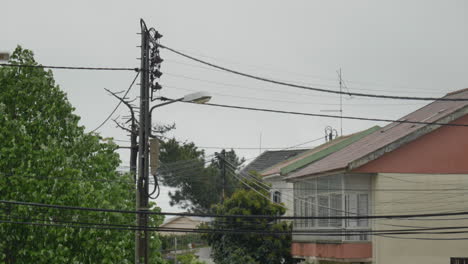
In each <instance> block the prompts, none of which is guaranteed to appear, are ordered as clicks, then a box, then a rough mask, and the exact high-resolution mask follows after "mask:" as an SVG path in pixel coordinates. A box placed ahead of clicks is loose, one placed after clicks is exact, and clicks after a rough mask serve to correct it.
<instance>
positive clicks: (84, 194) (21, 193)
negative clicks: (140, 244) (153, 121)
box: [0, 47, 162, 264]
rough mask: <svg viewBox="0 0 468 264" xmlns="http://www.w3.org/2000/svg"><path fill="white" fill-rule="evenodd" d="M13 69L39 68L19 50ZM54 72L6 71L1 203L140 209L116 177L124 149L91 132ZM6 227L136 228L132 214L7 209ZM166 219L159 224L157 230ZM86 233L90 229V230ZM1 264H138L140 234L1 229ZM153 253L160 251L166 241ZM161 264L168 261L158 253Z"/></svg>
mask: <svg viewBox="0 0 468 264" xmlns="http://www.w3.org/2000/svg"><path fill="white" fill-rule="evenodd" d="M10 63H14V64H28V65H37V63H36V62H35V60H34V57H33V53H32V52H31V51H29V50H25V49H22V48H21V47H18V48H17V49H16V50H15V52H14V53H13V54H12V56H11V59H10ZM73 111H74V108H73V107H72V106H71V104H70V103H69V102H68V100H67V98H66V95H65V93H64V92H62V91H61V90H60V88H59V87H58V86H57V85H56V84H55V81H54V78H53V75H52V72H51V71H45V70H43V69H41V68H14V67H2V68H0V197H1V199H4V200H15V201H27V202H38V203H48V204H59V205H74V206H83V207H97V208H111V209H127V210H132V209H134V204H135V202H134V187H133V184H132V182H131V179H130V177H129V176H128V175H121V174H119V173H117V172H116V168H117V166H118V165H119V163H120V161H119V157H118V155H117V154H116V153H115V149H116V146H115V145H113V144H103V143H100V142H99V137H98V136H97V135H94V134H88V133H85V132H84V128H83V127H82V126H80V125H79V124H78V122H79V117H78V116H76V115H75V114H73ZM0 214H1V218H2V220H8V221H16V222H37V223H43V224H61V225H64V224H65V222H68V221H73V222H83V223H90V222H94V223H106V224H134V223H135V216H134V215H131V214H117V213H98V212H89V213H84V212H79V211H71V210H59V209H48V208H42V209H40V208H34V207H28V206H17V205H10V206H7V205H4V204H0ZM161 221H162V219H161V218H160V217H154V218H152V219H151V222H152V223H153V224H160V223H161ZM83 225H85V224H83ZM0 237H1V239H0V262H1V263H8V264H9V263H133V261H134V250H133V247H134V232H129V231H119V230H104V229H101V230H99V229H94V228H73V227H51V226H49V227H47V226H34V225H28V224H13V223H2V224H0ZM152 243H153V247H158V246H160V245H159V244H160V241H159V238H158V236H156V235H155V236H154V237H153V239H152ZM153 260H154V262H153V263H161V258H160V257H159V256H158V255H157V254H156V253H154V258H153Z"/></svg>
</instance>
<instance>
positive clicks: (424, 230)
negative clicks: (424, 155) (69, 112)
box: [0, 220, 468, 236]
mask: <svg viewBox="0 0 468 264" xmlns="http://www.w3.org/2000/svg"><path fill="white" fill-rule="evenodd" d="M54 222H57V223H60V222H59V221H54ZM0 223H8V224H22V225H33V226H44V227H63V228H85V229H104V230H122V231H136V230H145V231H157V232H183V233H219V234H226V233H229V234H255V235H292V234H294V235H320V236H357V235H405V234H439V235H444V234H445V235H448V234H466V233H468V231H457V230H458V229H466V228H468V227H466V226H460V227H434V228H421V229H402V230H399V229H390V230H353V229H350V230H349V231H348V230H336V231H334V230H333V231H332V230H324V231H319V230H314V231H307V230H293V231H276V230H272V231H265V230H260V229H220V228H208V229H191V228H165V227H148V226H146V227H145V226H134V225H115V224H96V223H86V222H84V223H83V222H77V223H75V224H74V223H70V222H69V223H65V224H64V223H63V222H62V224H57V223H38V222H31V221H11V220H0ZM433 230H455V231H443V232H429V231H433Z"/></svg>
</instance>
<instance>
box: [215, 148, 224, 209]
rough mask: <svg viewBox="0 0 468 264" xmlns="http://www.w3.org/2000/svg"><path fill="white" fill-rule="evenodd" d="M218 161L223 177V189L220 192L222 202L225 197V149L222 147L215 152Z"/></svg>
mask: <svg viewBox="0 0 468 264" xmlns="http://www.w3.org/2000/svg"><path fill="white" fill-rule="evenodd" d="M216 156H217V158H218V162H219V169H220V173H221V177H222V179H223V186H222V187H223V189H222V192H221V202H224V199H225V198H226V151H225V150H224V149H223V150H221V153H219V154H218V153H216Z"/></svg>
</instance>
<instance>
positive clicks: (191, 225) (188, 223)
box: [159, 216, 211, 235]
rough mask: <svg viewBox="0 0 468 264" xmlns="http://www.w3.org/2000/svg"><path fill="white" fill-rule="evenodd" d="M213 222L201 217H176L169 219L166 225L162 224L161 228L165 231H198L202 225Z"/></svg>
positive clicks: (174, 233) (180, 233)
mask: <svg viewBox="0 0 468 264" xmlns="http://www.w3.org/2000/svg"><path fill="white" fill-rule="evenodd" d="M209 221H211V219H208V218H200V217H191V216H175V217H172V218H169V219H167V220H166V221H165V222H164V223H162V224H161V225H160V226H159V228H164V229H171V228H174V230H177V229H179V228H183V229H197V228H198V227H199V226H200V225H201V224H203V223H207V222H209ZM162 234H163V235H185V234H187V232H177V231H174V232H164V233H162Z"/></svg>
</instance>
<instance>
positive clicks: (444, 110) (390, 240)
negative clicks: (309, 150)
mask: <svg viewBox="0 0 468 264" xmlns="http://www.w3.org/2000/svg"><path fill="white" fill-rule="evenodd" d="M443 98H446V99H465V98H466V99H468V89H464V90H460V91H456V92H453V93H449V94H447V95H446V96H445V97H443ZM467 114H468V101H442V100H437V101H434V102H432V103H430V104H428V105H426V106H424V107H422V108H420V109H418V110H416V111H414V112H412V113H410V114H408V115H407V116H404V117H402V118H401V119H399V121H403V123H402V122H394V123H391V124H388V125H387V126H385V127H383V128H376V129H375V130H374V131H372V132H371V133H369V134H368V135H365V136H364V137H362V138H360V139H359V140H357V141H355V142H352V143H351V144H348V145H346V146H344V147H343V148H341V149H338V150H336V149H329V151H326V152H322V155H320V157H318V158H316V159H310V160H308V162H303V164H299V163H297V162H296V163H295V164H296V165H295V166H289V168H288V167H287V166H286V167H283V168H282V169H281V170H280V175H281V176H282V177H284V178H285V179H286V180H287V181H288V182H289V183H291V184H292V185H293V189H294V201H295V203H294V214H295V215H298V216H323V217H333V216H356V215H361V216H366V215H399V214H423V213H440V212H459V211H468V196H467V195H466V188H467V187H468V127H467V126H442V125H440V124H441V123H443V124H445V123H449V124H468V115H467ZM404 122H422V123H419V124H417V123H404ZM434 123H438V124H434ZM285 168H288V169H285ZM464 188H465V189H464ZM464 190H465V191H464ZM466 226H468V218H467V217H466V216H465V217H449V216H447V217H437V216H432V217H423V218H403V219H367V218H362V219H326V218H325V219H307V220H297V221H295V223H294V227H293V228H294V230H304V231H314V232H315V234H308V235H304V234H294V235H293V244H292V254H293V255H294V256H295V257H297V258H302V259H309V260H313V261H314V260H315V261H318V262H319V263H320V261H333V262H339V263H377V264H395V263H412V264H419V263H420V264H436V263H437V264H439V263H468V243H467V242H466V241H464V239H467V236H466V235H464V234H463V233H459V232H464V231H465V232H466V229H463V227H466ZM457 227H459V228H460V229H457ZM418 228H419V229H423V230H426V231H425V232H413V233H409V232H406V233H405V232H400V233H395V232H393V233H392V232H391V231H392V230H404V229H406V230H415V229H418ZM431 228H432V229H433V228H442V230H438V231H434V230H432V231H427V230H431ZM443 228H451V229H443ZM383 230H387V231H388V232H386V233H384V232H381V233H378V232H379V231H383ZM318 231H323V232H324V234H323V235H322V234H320V233H318ZM371 231H373V232H376V233H373V234H372V233H371ZM333 232H335V234H332V233H333ZM457 232H458V233H457ZM327 263H328V262H327Z"/></svg>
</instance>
